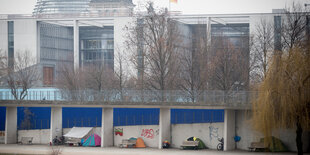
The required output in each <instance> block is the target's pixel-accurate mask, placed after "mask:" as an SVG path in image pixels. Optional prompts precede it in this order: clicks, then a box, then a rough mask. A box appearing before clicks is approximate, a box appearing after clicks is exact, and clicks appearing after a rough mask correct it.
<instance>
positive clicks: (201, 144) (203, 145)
mask: <svg viewBox="0 0 310 155" xmlns="http://www.w3.org/2000/svg"><path fill="white" fill-rule="evenodd" d="M196 141H199V143H198V149H207V146H206V145H205V143H204V142H203V141H202V140H201V139H199V138H197V139H196Z"/></svg>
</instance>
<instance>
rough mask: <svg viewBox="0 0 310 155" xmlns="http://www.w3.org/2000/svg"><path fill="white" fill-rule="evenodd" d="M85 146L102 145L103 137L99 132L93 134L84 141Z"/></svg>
mask: <svg viewBox="0 0 310 155" xmlns="http://www.w3.org/2000/svg"><path fill="white" fill-rule="evenodd" d="M83 146H101V137H100V136H98V135H97V134H91V135H90V136H89V137H88V138H87V139H86V140H85V142H84V143H83Z"/></svg>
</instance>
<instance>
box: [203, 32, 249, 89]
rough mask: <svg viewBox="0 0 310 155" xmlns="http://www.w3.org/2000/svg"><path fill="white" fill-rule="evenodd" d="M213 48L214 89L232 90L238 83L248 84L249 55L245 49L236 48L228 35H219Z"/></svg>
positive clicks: (212, 82) (211, 83) (211, 78)
mask: <svg viewBox="0 0 310 155" xmlns="http://www.w3.org/2000/svg"><path fill="white" fill-rule="evenodd" d="M216 39H218V40H217V41H215V43H214V44H215V45H212V46H214V47H213V48H214V49H213V50H214V51H213V55H212V61H211V62H210V80H209V83H210V85H211V88H212V89H215V90H224V91H225V92H226V91H231V90H234V89H236V87H237V86H236V84H237V83H238V84H239V83H240V84H243V85H246V84H247V83H246V82H247V80H248V64H247V62H246V61H247V60H246V59H247V57H246V56H244V55H243V51H242V50H241V49H239V48H235V47H234V46H233V45H232V44H231V43H230V42H229V40H228V38H226V37H218V38H216ZM218 47H221V48H218Z"/></svg>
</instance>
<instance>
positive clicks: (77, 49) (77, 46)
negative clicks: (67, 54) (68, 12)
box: [73, 20, 80, 70]
mask: <svg viewBox="0 0 310 155" xmlns="http://www.w3.org/2000/svg"><path fill="white" fill-rule="evenodd" d="M73 22H74V24H73V25H74V26H73V51H74V53H73V64H74V69H75V70H77V69H79V68H80V44H79V42H80V39H79V32H80V31H79V21H78V20H74V21H73Z"/></svg>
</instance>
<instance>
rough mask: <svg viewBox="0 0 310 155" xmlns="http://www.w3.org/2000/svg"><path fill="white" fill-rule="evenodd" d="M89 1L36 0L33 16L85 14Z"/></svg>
mask: <svg viewBox="0 0 310 155" xmlns="http://www.w3.org/2000/svg"><path fill="white" fill-rule="evenodd" d="M89 2H90V0H38V1H37V5H36V6H35V9H34V14H53V13H81V12H86V11H87V8H88V3H89Z"/></svg>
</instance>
